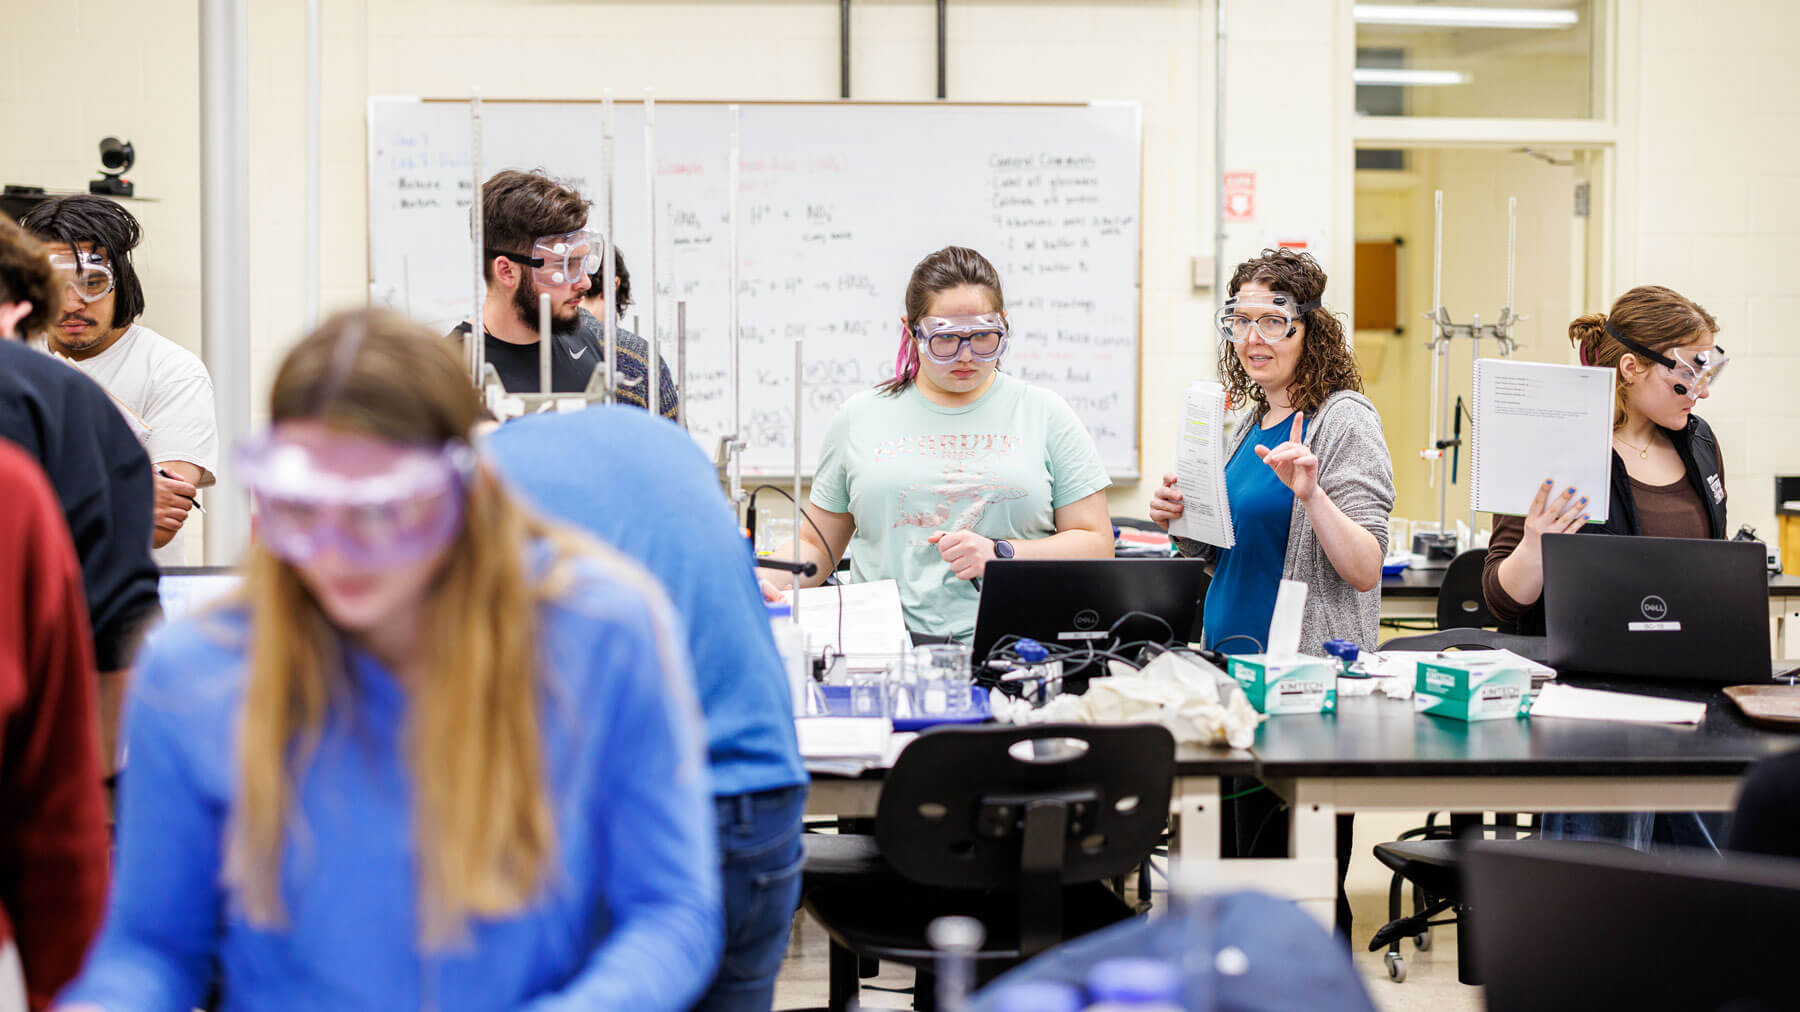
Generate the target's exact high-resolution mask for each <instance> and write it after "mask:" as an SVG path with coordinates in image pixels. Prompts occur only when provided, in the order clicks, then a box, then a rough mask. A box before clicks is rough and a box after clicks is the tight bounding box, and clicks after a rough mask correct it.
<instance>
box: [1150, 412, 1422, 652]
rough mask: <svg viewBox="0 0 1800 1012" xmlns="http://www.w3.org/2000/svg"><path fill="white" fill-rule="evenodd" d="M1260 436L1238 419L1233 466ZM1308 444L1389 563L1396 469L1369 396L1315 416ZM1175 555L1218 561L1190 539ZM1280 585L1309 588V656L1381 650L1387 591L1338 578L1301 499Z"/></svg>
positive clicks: (1304, 644) (1323, 477) (1327, 485)
mask: <svg viewBox="0 0 1800 1012" xmlns="http://www.w3.org/2000/svg"><path fill="white" fill-rule="evenodd" d="M1254 428H1256V422H1255V419H1254V417H1253V416H1251V415H1248V414H1246V415H1245V416H1243V417H1242V418H1240V419H1239V421H1238V426H1237V432H1236V433H1235V434H1234V435H1233V437H1232V440H1231V446H1230V447H1229V448H1228V449H1227V450H1226V459H1227V460H1229V459H1230V458H1231V455H1232V454H1235V453H1236V452H1237V450H1238V447H1239V446H1241V445H1243V442H1244V439H1245V437H1247V436H1248V435H1249V434H1250V431H1251V430H1252V429H1254ZM1305 443H1306V445H1307V446H1308V447H1310V448H1311V449H1312V452H1313V453H1314V454H1315V455H1317V456H1318V458H1319V487H1320V488H1322V489H1324V490H1325V494H1326V495H1328V496H1330V497H1331V501H1332V503H1333V504H1334V505H1336V506H1337V508H1338V509H1340V510H1343V511H1344V515H1345V516H1348V517H1349V518H1350V519H1351V520H1354V521H1356V523H1357V524H1358V525H1360V526H1361V527H1362V528H1363V529H1364V530H1367V531H1368V532H1369V533H1370V534H1373V535H1375V540H1376V541H1377V542H1379V543H1380V544H1381V553H1382V555H1384V556H1385V555H1386V554H1387V546H1388V515H1389V514H1390V513H1392V512H1393V510H1394V466H1393V461H1392V460H1391V458H1390V457H1389V455H1388V448H1387V439H1386V437H1385V436H1383V435H1382V432H1381V415H1380V414H1379V413H1378V412H1376V410H1375V405H1373V404H1371V403H1369V399H1368V398H1367V397H1364V396H1363V395H1362V394H1359V393H1356V392H1354V391H1351V390H1339V391H1338V392H1337V393H1334V394H1332V395H1331V396H1330V397H1327V398H1325V403H1324V404H1321V405H1319V409H1318V410H1317V411H1315V412H1313V414H1312V418H1311V420H1310V421H1309V422H1308V423H1307V426H1306V439H1305ZM1175 548H1176V551H1177V552H1179V553H1180V554H1181V555H1183V556H1188V557H1193V558H1201V559H1205V560H1206V561H1207V562H1208V564H1209V565H1210V564H1211V561H1212V558H1213V555H1214V549H1213V547H1212V546H1211V545H1206V544H1202V543H1200V542H1198V541H1190V540H1188V539H1187V538H1176V539H1175ZM1281 577H1282V579H1284V580H1298V581H1299V582H1301V583H1304V584H1306V585H1307V592H1306V612H1305V614H1304V615H1303V616H1302V618H1301V622H1300V650H1301V652H1302V653H1308V654H1313V655H1315V656H1320V655H1322V653H1323V651H1322V650H1321V649H1320V647H1321V645H1322V644H1323V643H1324V642H1325V641H1326V640H1328V639H1336V638H1339V637H1341V638H1343V639H1348V640H1355V641H1356V643H1357V644H1358V645H1359V646H1361V647H1362V648H1363V649H1364V650H1373V649H1375V647H1376V646H1377V644H1378V640H1377V636H1378V633H1379V629H1380V624H1381V586H1380V584H1377V585H1376V586H1375V589H1374V590H1368V591H1359V590H1357V589H1356V588H1355V587H1352V586H1350V584H1348V583H1346V582H1345V581H1344V578H1343V577H1341V576H1339V575H1338V572H1337V569H1336V568H1335V567H1334V566H1332V564H1331V560H1330V559H1329V558H1326V556H1325V549H1324V547H1323V546H1321V545H1320V544H1319V537H1318V535H1317V534H1316V533H1314V532H1313V526H1312V520H1311V519H1310V518H1308V517H1307V515H1306V507H1305V506H1303V505H1301V504H1300V501H1299V500H1298V499H1296V500H1294V512H1293V518H1292V519H1291V520H1290V521H1289V524H1288V541H1287V557H1286V560H1285V561H1284V562H1283V564H1282V567H1281Z"/></svg>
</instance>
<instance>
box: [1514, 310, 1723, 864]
mask: <svg viewBox="0 0 1800 1012" xmlns="http://www.w3.org/2000/svg"><path fill="white" fill-rule="evenodd" d="M1718 331H1719V324H1718V322H1717V321H1716V320H1714V319H1713V317H1712V314H1710V313H1708V312H1707V311H1706V310H1704V309H1702V308H1700V306H1699V305H1697V304H1695V303H1694V302H1693V301H1692V300H1691V299H1688V298H1685V297H1684V296H1682V295H1680V294H1679V293H1677V292H1675V291H1672V290H1670V289H1668V288H1663V287H1661V286H1659V285H1640V286H1639V287H1637V288H1633V289H1632V290H1631V291H1628V292H1626V293H1625V294H1624V295H1621V296H1619V298H1618V301H1616V302H1614V303H1613V306H1612V311H1611V312H1609V313H1606V314H1600V313H1591V314H1589V315H1587V316H1583V317H1581V318H1579V319H1577V320H1576V321H1575V322H1573V323H1571V324H1569V340H1570V341H1571V342H1572V343H1573V344H1574V345H1575V346H1576V347H1577V348H1578V349H1580V353H1581V362H1582V364H1583V365H1591V366H1602V367H1607V368H1612V369H1615V370H1617V371H1618V379H1617V385H1616V387H1615V398H1616V400H1615V411H1614V416H1613V434H1612V442H1613V455H1612V488H1611V493H1612V498H1611V502H1612V508H1611V510H1610V511H1609V515H1608V517H1607V520H1606V523H1604V524H1591V523H1588V516H1587V514H1586V512H1585V511H1586V507H1587V499H1586V498H1585V497H1584V496H1583V495H1582V492H1581V490H1580V489H1574V488H1569V489H1563V490H1558V489H1556V488H1554V487H1553V486H1552V484H1551V482H1550V481H1548V480H1546V481H1545V482H1544V484H1543V485H1542V486H1540V487H1539V488H1538V492H1537V498H1536V500H1535V501H1534V502H1533V503H1532V508H1531V512H1530V513H1529V514H1528V515H1526V516H1524V517H1510V516H1497V517H1495V518H1494V536H1493V539H1492V542H1491V543H1490V545H1489V547H1488V554H1487V562H1486V564H1485V566H1484V567H1483V570H1482V579H1481V586H1482V591H1483V595H1484V596H1485V597H1486V598H1487V604H1488V609H1489V610H1490V611H1492V612H1493V613H1494V616H1495V617H1496V618H1498V619H1500V622H1501V626H1500V628H1501V629H1502V631H1506V632H1517V633H1520V634H1523V635H1528V636H1542V635H1543V634H1544V602H1543V592H1544V558H1543V536H1544V535H1545V534H1566V533H1573V532H1580V533H1583V534H1622V535H1639V536H1644V537H1660V538H1723V537H1725V536H1726V534H1725V466H1724V460H1723V457H1722V455H1721V454H1720V452H1719V443H1718V440H1717V439H1715V438H1714V436H1713V431H1712V428H1711V427H1710V426H1708V425H1707V424H1706V422H1705V421H1704V420H1703V419H1701V418H1700V416H1699V415H1696V414H1694V408H1695V407H1697V406H1698V404H1699V402H1700V401H1702V400H1704V399H1705V398H1706V397H1707V396H1708V395H1709V394H1710V393H1711V384H1712V382H1713V380H1714V379H1715V378H1716V377H1717V375H1718V373H1719V370H1720V368H1722V367H1723V366H1724V364H1725V353H1724V351H1723V350H1721V349H1720V348H1719V346H1718V343H1717V341H1716V335H1717V334H1718ZM1716 824H1717V820H1716V819H1714V818H1707V819H1704V820H1702V819H1700V818H1698V817H1696V816H1694V815H1692V814H1691V813H1681V814H1673V815H1661V816H1656V817H1655V818H1652V816H1651V815H1650V814H1649V813H1608V814H1591V815H1590V814H1562V815H1546V816H1545V817H1544V835H1545V836H1547V837H1556V836H1563V837H1577V836H1578V837H1591V838H1601V839H1612V840H1619V841H1621V842H1624V843H1627V844H1629V845H1631V846H1634V847H1637V848H1639V849H1648V847H1649V846H1650V845H1651V844H1653V843H1680V844H1685V845H1689V846H1702V847H1706V846H1712V847H1716V845H1717V844H1716V842H1715V839H1714V831H1715V829H1716Z"/></svg>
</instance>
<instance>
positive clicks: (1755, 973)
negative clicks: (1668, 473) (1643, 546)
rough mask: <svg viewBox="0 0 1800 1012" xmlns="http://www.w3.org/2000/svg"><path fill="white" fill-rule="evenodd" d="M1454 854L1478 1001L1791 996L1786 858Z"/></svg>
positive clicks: (1713, 1005)
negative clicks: (1482, 988)
mask: <svg viewBox="0 0 1800 1012" xmlns="http://www.w3.org/2000/svg"><path fill="white" fill-rule="evenodd" d="M1589 537H1590V538H1591V539H1592V540H1594V541H1612V540H1618V541H1635V540H1637V539H1636V538H1617V539H1614V538H1604V537H1593V536H1591V535H1590V536H1589ZM1462 865H1463V879H1464V881H1465V882H1466V883H1467V885H1466V888H1467V891H1468V900H1469V929H1471V930H1467V933H1466V934H1464V935H1463V937H1462V941H1463V944H1466V945H1473V946H1474V947H1475V952H1474V955H1475V964H1476V966H1477V968H1478V969H1479V970H1480V972H1481V976H1482V982H1483V983H1484V984H1486V985H1487V992H1486V1000H1487V1007H1488V1008H1489V1009H1490V1010H1492V1012H1516V1010H1526V1009H1529V1010H1531V1012H1559V1010H1563V1009H1568V1010H1571V1012H1593V1010H1596V1009H1631V1010H1649V1009H1681V1010H1684V1012H1686V1010H1694V1009H1707V1010H1712V1009H1730V1010H1732V1012H1761V1010H1769V1012H1773V1010H1774V1009H1791V1008H1793V1007H1795V1005H1796V1003H1800V991H1797V990H1796V985H1795V982H1794V968H1793V967H1794V935H1793V930H1794V925H1795V924H1800V861H1789V860H1782V859H1777V858H1771V857H1762V856H1760V855H1750V854H1729V855H1727V856H1726V858H1725V859H1724V860H1720V859H1719V856H1718V855H1716V854H1712V853H1704V854H1700V853H1694V854H1682V853H1673V854H1661V855H1656V856H1652V855H1649V854H1640V853H1638V852H1637V851H1634V850H1629V849H1627V848H1625V847H1621V846H1616V845H1613V844H1606V843H1575V842H1563V841H1554V842H1553V841H1530V840H1526V841H1499V840H1495V841H1487V842H1483V843H1476V844H1473V845H1471V846H1470V847H1469V849H1468V851H1467V852H1465V854H1464V856H1463V862H1462Z"/></svg>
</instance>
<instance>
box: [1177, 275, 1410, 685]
mask: <svg viewBox="0 0 1800 1012" xmlns="http://www.w3.org/2000/svg"><path fill="white" fill-rule="evenodd" d="M1324 293H1325V272H1324V270H1322V269H1321V268H1320V267H1319V264H1318V262H1317V261H1316V260H1314V259H1313V258H1312V257H1310V256H1308V255H1306V254H1304V253H1295V252H1293V251H1292V250H1264V251H1263V254H1262V255H1261V256H1259V257H1257V258H1256V259H1254V260H1248V261H1245V262H1244V263H1242V264H1239V265H1238V268H1237V270H1236V271H1235V272H1233V273H1232V276H1231V284H1230V287H1229V295H1230V297H1229V298H1227V299H1226V300H1225V305H1224V306H1223V307H1222V308H1221V309H1220V310H1219V330H1220V333H1221V334H1223V335H1224V337H1225V346H1224V349H1223V351H1222V352H1221V354H1220V356H1219V373H1220V375H1221V376H1222V377H1223V378H1224V383H1225V389H1226V392H1227V393H1228V394H1229V396H1230V398H1231V403H1232V404H1233V405H1234V406H1247V407H1248V409H1249V410H1248V413H1247V415H1246V416H1245V417H1244V418H1243V419H1242V420H1241V421H1240V422H1239V424H1238V426H1237V431H1236V434H1235V435H1234V437H1233V442H1232V445H1231V447H1230V456H1229V458H1228V463H1227V464H1226V465H1225V486H1226V493H1227V495H1228V496H1229V497H1230V500H1231V517H1232V520H1233V523H1234V525H1235V527H1236V529H1237V545H1236V547H1234V548H1229V549H1216V548H1213V547H1212V546H1210V545H1203V544H1200V543H1199V542H1196V541H1189V540H1188V539H1186V538H1178V539H1176V548H1177V550H1178V551H1179V552H1180V553H1181V554H1182V555H1184V556H1194V557H1202V558H1208V559H1209V560H1210V561H1211V563H1212V566H1213V581H1212V587H1211V589H1209V590H1208V591H1207V594H1206V610H1205V621H1206V645H1207V647H1208V649H1217V650H1221V651H1223V652H1226V653H1249V652H1252V651H1255V650H1257V649H1258V648H1259V647H1260V646H1261V645H1262V642H1263V640H1264V638H1265V637H1267V635H1268V631H1269V619H1270V617H1271V616H1272V615H1273V614H1274V611H1275V591H1276V588H1277V587H1278V586H1279V584H1280V581H1282V580H1298V581H1300V582H1302V583H1305V584H1307V585H1308V587H1309V588H1310V589H1309V591H1308V593H1307V595H1306V612H1305V616H1304V618H1303V620H1302V622H1301V635H1300V646H1301V648H1302V649H1303V650H1307V651H1311V652H1317V651H1318V650H1319V648H1320V645H1321V644H1323V643H1324V642H1325V641H1326V640H1328V639H1333V638H1337V637H1342V638H1344V639H1350V640H1354V641H1356V642H1357V643H1360V644H1362V645H1363V646H1365V647H1373V646H1374V645H1375V637H1376V626H1377V622H1378V620H1379V617H1380V611H1381V559H1382V556H1383V555H1385V554H1386V553H1387V540H1388V514H1389V513H1390V512H1391V511H1392V510H1393V508H1394V469H1393V464H1392V463H1391V461H1390V460H1389V458H1388V449H1387V441H1386V439H1385V438H1384V437H1383V436H1382V433H1381V416H1380V415H1378V414H1377V413H1376V411H1375V405H1373V404H1371V403H1369V399H1368V398H1367V397H1364V396H1363V395H1362V377H1361V376H1360V375H1358V373H1357V371H1356V360H1355V359H1354V358H1353V357H1352V356H1351V353H1350V348H1349V346H1348V345H1347V344H1346V343H1345V342H1344V328H1343V324H1341V323H1340V322H1339V321H1338V319H1337V317H1335V316H1333V315H1331V314H1330V313H1329V312H1327V311H1326V310H1325V309H1324V307H1323V306H1321V305H1320V301H1319V300H1320V297H1321V296H1322V295H1323V294H1324ZM1181 513H1182V502H1181V491H1180V490H1179V489H1178V488H1176V485H1175V476H1174V475H1173V474H1170V475H1165V476H1164V477H1163V484H1162V487H1161V488H1159V489H1157V490H1156V492H1155V493H1154V494H1153V495H1152V496H1151V499H1150V519H1152V520H1154V521H1156V522H1157V524H1159V525H1160V526H1162V527H1163V528H1164V529H1165V530H1166V529H1167V528H1168V526H1169V521H1170V520H1173V519H1174V518H1176V517H1178V516H1180V515H1181Z"/></svg>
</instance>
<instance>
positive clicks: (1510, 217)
mask: <svg viewBox="0 0 1800 1012" xmlns="http://www.w3.org/2000/svg"><path fill="white" fill-rule="evenodd" d="M1518 248H1519V198H1517V197H1508V198H1506V308H1507V309H1512V308H1513V267H1514V264H1515V260H1514V258H1513V254H1514V252H1515V251H1517V250H1518ZM1508 315H1511V314H1508Z"/></svg>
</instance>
